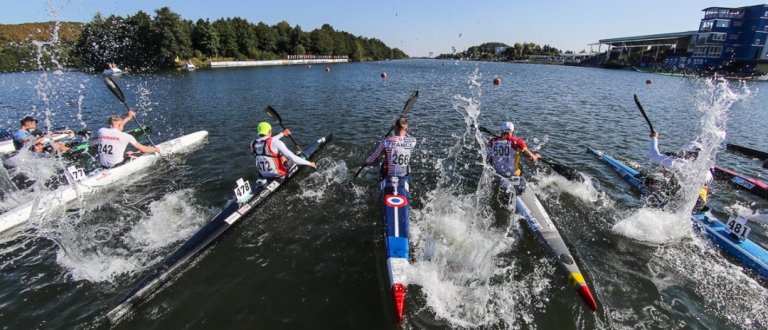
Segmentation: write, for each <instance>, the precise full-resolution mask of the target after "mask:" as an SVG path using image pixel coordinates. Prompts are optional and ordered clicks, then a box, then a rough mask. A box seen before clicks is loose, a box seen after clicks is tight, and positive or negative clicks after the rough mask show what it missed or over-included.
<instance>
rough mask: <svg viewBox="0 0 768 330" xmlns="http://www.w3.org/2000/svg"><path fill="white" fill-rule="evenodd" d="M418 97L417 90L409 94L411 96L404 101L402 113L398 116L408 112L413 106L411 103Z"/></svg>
mask: <svg viewBox="0 0 768 330" xmlns="http://www.w3.org/2000/svg"><path fill="white" fill-rule="evenodd" d="M418 99H419V91H415V92H413V94H411V97H409V98H408V101H405V106H404V107H403V113H402V114H401V115H400V117H405V114H406V113H408V111H409V110H411V108H413V105H414V104H416V100H418Z"/></svg>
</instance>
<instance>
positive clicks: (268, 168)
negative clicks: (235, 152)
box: [251, 122, 317, 179]
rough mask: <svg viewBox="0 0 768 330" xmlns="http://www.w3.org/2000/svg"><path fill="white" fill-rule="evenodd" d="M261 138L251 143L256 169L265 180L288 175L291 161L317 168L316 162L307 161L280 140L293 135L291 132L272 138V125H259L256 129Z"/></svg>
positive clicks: (262, 123)
mask: <svg viewBox="0 0 768 330" xmlns="http://www.w3.org/2000/svg"><path fill="white" fill-rule="evenodd" d="M256 132H257V133H258V134H259V138H258V139H256V140H253V141H251V152H252V153H253V158H254V159H255V160H256V168H258V169H259V173H260V174H261V176H262V177H264V178H269V179H272V178H278V177H281V176H285V175H286V174H288V169H289V168H290V166H286V161H287V160H290V161H292V162H294V163H295V164H298V165H307V166H310V167H312V168H317V166H316V165H315V162H310V161H307V160H306V159H303V158H301V157H299V156H297V155H296V154H294V153H293V152H291V151H290V150H289V149H288V147H286V146H285V143H283V141H280V138H281V137H283V136H288V135H291V131H289V130H287V129H286V130H284V131H282V132H281V133H280V134H277V135H275V136H272V125H270V124H269V123H267V122H261V123H259V126H257V127H256Z"/></svg>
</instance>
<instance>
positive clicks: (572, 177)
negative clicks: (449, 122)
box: [477, 125, 584, 182]
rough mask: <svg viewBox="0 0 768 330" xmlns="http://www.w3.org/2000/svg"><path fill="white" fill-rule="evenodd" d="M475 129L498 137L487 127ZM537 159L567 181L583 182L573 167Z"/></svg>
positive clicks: (478, 126)
mask: <svg viewBox="0 0 768 330" xmlns="http://www.w3.org/2000/svg"><path fill="white" fill-rule="evenodd" d="M477 129H479V130H480V131H481V132H484V133H488V134H490V135H492V136H493V137H498V136H497V135H496V134H495V133H493V132H491V130H489V129H487V128H485V127H483V126H480V125H477ZM539 160H540V161H542V162H544V163H545V164H547V165H549V167H551V168H552V170H553V171H555V172H557V173H558V174H560V175H562V176H563V177H565V178H566V179H567V180H568V181H573V182H584V177H583V176H582V175H581V173H579V171H577V170H574V169H573V168H570V167H568V166H565V165H560V164H556V163H552V162H550V161H547V160H546V159H544V158H543V157H542V158H539Z"/></svg>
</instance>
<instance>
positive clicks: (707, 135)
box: [0, 60, 768, 329]
mask: <svg viewBox="0 0 768 330" xmlns="http://www.w3.org/2000/svg"><path fill="white" fill-rule="evenodd" d="M325 67H326V66H319V65H315V66H314V67H312V68H308V67H306V66H286V67H260V68H229V69H200V70H197V71H194V72H182V71H179V72H166V73H158V74H150V75H137V74H128V75H124V76H120V77H116V78H115V81H116V82H117V83H118V85H119V86H120V87H121V88H122V90H123V92H124V93H125V95H126V102H127V104H128V105H129V106H131V107H132V108H133V109H134V110H135V111H136V112H137V114H138V119H139V121H140V122H141V123H142V124H144V125H148V126H151V127H152V129H153V132H154V133H152V134H151V138H152V140H153V141H154V142H162V141H165V140H168V139H170V138H173V137H177V136H181V135H183V134H188V133H192V132H194V131H198V130H207V131H208V132H210V136H209V138H208V142H207V143H206V144H205V145H204V146H203V147H202V148H200V149H198V150H194V151H191V152H190V153H188V154H186V155H179V156H174V157H170V159H169V160H167V161H166V162H162V163H160V165H158V166H155V167H153V168H151V169H147V170H146V171H145V172H143V173H141V174H138V175H134V176H133V177H130V178H128V179H126V180H123V181H121V184H118V185H116V186H114V187H110V188H108V189H104V190H101V191H99V192H98V193H97V194H96V195H92V196H88V197H85V198H82V199H80V200H78V201H76V202H74V203H71V204H69V205H68V207H67V209H66V210H56V211H54V212H51V213H50V214H47V215H45V216H43V217H41V218H35V219H32V220H31V221H29V222H27V223H26V224H24V225H22V226H19V227H16V228H14V229H12V230H10V231H8V232H5V233H2V234H0V274H1V275H2V276H0V324H2V326H3V328H8V329H21V328H67V329H73V328H74V329H102V328H109V327H111V326H110V325H109V324H108V322H107V321H106V320H105V318H104V316H105V315H106V313H107V312H108V311H109V310H111V309H112V308H113V307H114V306H115V305H116V304H117V303H118V301H119V300H120V299H121V298H122V297H123V296H124V295H125V294H126V293H127V292H128V291H130V289H131V288H133V286H134V285H135V284H136V283H137V282H138V281H139V280H141V279H142V278H143V277H144V276H145V275H146V274H147V273H148V272H149V271H151V270H152V269H153V268H154V267H155V266H157V265H158V264H159V263H160V262H161V261H162V260H163V259H164V258H165V257H166V256H167V255H168V254H170V253H171V252H172V251H174V250H175V249H176V248H177V247H179V246H180V245H181V244H183V242H184V241H185V240H186V239H187V238H189V237H190V236H191V235H192V234H193V233H194V232H195V231H196V230H197V229H199V228H200V227H201V226H202V225H203V224H205V223H206V222H207V221H208V220H209V219H211V218H212V217H213V216H214V215H215V214H216V213H217V212H218V211H219V210H220V209H221V208H222V207H223V206H225V205H226V204H227V203H228V201H230V200H232V199H233V189H234V188H235V185H236V184H235V181H236V180H237V179H238V178H252V177H253V175H254V172H255V170H256V168H255V165H254V164H253V159H252V157H251V156H250V155H249V149H248V143H249V141H250V140H251V139H253V138H254V137H255V135H256V133H255V129H256V125H257V124H258V123H259V122H260V121H268V120H269V118H268V117H267V116H266V114H265V112H264V110H263V109H264V108H265V107H266V106H267V105H271V106H272V107H273V108H275V109H276V110H277V111H278V112H279V114H280V115H281V116H282V118H283V123H284V125H285V126H286V128H288V129H290V130H291V131H292V133H293V136H294V138H295V139H296V141H297V142H298V143H299V144H301V145H306V144H309V143H310V142H311V141H313V140H315V139H317V138H318V137H320V136H322V135H325V134H326V133H328V132H333V133H334V140H333V141H332V143H330V144H329V145H328V146H327V147H326V148H325V149H323V150H322V151H321V152H320V153H319V154H318V155H317V157H316V158H315V160H316V161H317V163H318V168H319V170H318V171H305V172H303V173H301V174H300V175H299V176H298V177H297V179H296V180H294V181H293V182H291V183H290V184H288V185H287V186H286V187H285V188H284V189H283V190H281V191H280V192H279V193H278V194H276V196H274V197H273V198H272V199H270V200H269V201H267V202H266V203H265V204H263V205H262V206H261V208H260V209H259V210H258V211H257V212H255V213H254V214H253V215H251V216H249V217H248V218H247V219H246V220H245V221H244V222H243V223H241V224H240V225H239V226H237V227H235V228H234V229H232V230H231V231H230V232H229V233H228V235H226V237H225V238H224V239H223V240H222V241H220V242H219V243H218V244H217V245H216V246H215V247H213V248H212V249H209V250H208V252H206V253H205V254H204V255H203V256H202V257H201V258H199V259H198V261H197V262H196V263H195V264H194V266H193V267H191V268H189V269H188V270H187V271H185V272H184V273H183V275H182V276H180V277H179V278H178V279H177V280H176V281H175V282H174V283H173V284H172V285H170V286H169V287H167V288H166V289H164V290H162V291H161V292H160V293H159V294H157V295H156V296H155V297H154V298H152V300H150V301H149V302H147V303H145V304H144V305H142V306H141V307H139V309H138V310H137V314H136V315H134V316H133V317H132V318H129V319H126V320H124V321H123V322H121V323H119V324H118V325H117V326H116V328H121V329H123V328H126V329H127V328H171V329H176V328H194V329H207V328H211V329H213V328H217V329H219V328H256V327H258V328H266V329H308V328H312V329H326V328H327V329H339V328H341V329H392V328H396V326H395V325H394V316H393V312H392V308H391V305H390V304H391V301H390V300H389V298H387V295H388V294H389V289H388V288H386V285H385V282H386V274H385V272H384V262H385V260H384V256H383V241H382V235H381V230H382V228H381V226H382V225H381V220H380V219H381V218H382V216H383V215H382V213H381V206H380V201H379V198H378V189H377V187H378V183H377V180H376V177H377V176H376V174H375V173H374V172H364V175H362V176H361V177H360V178H358V179H357V180H356V181H355V184H354V187H353V188H351V189H350V188H348V187H347V186H346V185H345V184H343V183H345V182H346V181H347V180H349V178H350V177H351V176H352V173H354V171H355V170H356V169H357V167H358V166H359V165H360V162H361V160H362V159H363V158H364V157H366V156H367V155H368V153H370V152H372V151H373V149H374V147H375V144H376V143H377V142H378V139H380V138H381V136H382V135H383V134H384V133H385V132H386V131H387V130H388V129H389V126H390V125H391V123H392V122H393V120H394V119H395V118H396V117H397V116H398V115H399V114H400V112H401V111H402V108H403V105H404V103H405V101H406V100H407V98H408V97H409V96H410V95H411V93H412V92H413V91H416V90H418V91H419V99H418V101H417V103H416V105H415V106H414V107H413V108H412V109H411V110H410V112H409V113H408V115H407V118H408V120H409V122H410V133H411V134H412V135H413V136H415V137H416V138H417V141H418V146H417V155H416V156H415V157H414V158H413V160H412V168H413V174H412V179H411V185H412V187H411V198H412V201H411V212H412V213H411V251H412V252H411V261H412V263H413V269H412V270H411V271H410V272H409V274H410V276H411V278H410V283H409V286H408V293H407V295H406V302H405V305H406V316H405V320H404V323H403V327H404V328H407V329H465V328H482V329H532V328H535V329H594V328H603V329H621V328H632V329H635V328H644V329H651V328H653V329H676V328H685V327H687V328H733V329H738V328H742V329H754V328H765V327H766V324H768V308H766V307H768V306H766V305H767V304H768V289H766V288H767V287H766V282H765V280H762V279H760V278H758V277H757V276H756V275H754V274H752V273H750V272H747V271H744V270H743V269H742V267H741V265H740V264H739V263H738V262H736V261H734V260H731V259H730V258H729V257H727V256H725V255H724V254H723V253H722V252H720V251H719V250H718V249H717V248H716V247H713V246H712V244H711V243H710V242H709V241H708V240H707V239H706V238H704V237H703V236H702V235H701V234H699V233H697V232H695V231H693V230H692V229H691V226H690V220H689V219H688V217H687V216H686V212H685V211H684V210H683V211H680V210H677V211H676V210H668V211H658V210H655V209H651V208H647V207H644V206H643V202H642V197H641V196H640V195H639V194H638V193H637V192H635V191H633V190H632V189H631V187H630V186H629V185H627V184H625V183H624V182H623V181H622V180H621V179H620V178H619V177H618V175H616V173H614V172H613V171H612V170H610V169H609V168H607V167H606V166H605V165H603V164H602V163H600V162H599V161H598V160H597V159H595V158H594V157H592V156H590V155H589V154H588V153H587V152H586V148H587V147H593V148H596V149H599V150H602V151H604V152H606V153H608V154H610V155H612V156H615V157H616V158H619V159H621V160H623V161H625V162H627V163H628V164H631V165H633V166H638V167H644V168H647V169H649V170H651V171H654V170H658V167H656V166H655V165H652V164H651V163H650V161H649V160H648V151H647V148H648V146H647V145H648V133H649V130H648V126H647V124H646V123H645V121H644V120H643V118H642V117H641V116H640V114H639V112H638V110H637V108H636V107H635V105H634V102H633V99H632V95H633V94H637V95H638V97H639V99H640V101H641V102H642V104H643V106H644V107H645V109H646V111H647V112H648V116H649V117H650V119H651V121H652V122H653V124H654V128H655V129H656V130H657V131H659V132H660V134H661V138H660V144H661V149H662V151H676V150H677V149H678V148H679V147H680V146H682V145H683V144H684V143H685V142H686V141H689V140H699V141H702V142H705V145H706V146H705V150H704V152H703V153H702V155H703V156H702V157H701V159H700V162H699V165H697V166H698V167H697V168H696V169H698V171H694V172H693V173H694V175H691V177H690V180H689V181H688V182H687V183H684V186H685V187H687V188H688V190H689V191H695V190H696V187H697V182H701V175H698V174H700V173H703V170H704V169H706V168H707V167H709V166H711V165H713V164H714V163H715V161H716V162H717V163H718V164H719V165H722V166H724V167H727V168H730V169H733V170H736V171H738V172H741V173H743V174H746V175H747V176H750V177H754V178H758V179H760V177H761V176H766V175H768V172H766V170H765V169H762V168H760V162H758V161H755V160H750V159H747V158H744V157H741V156H737V155H734V154H731V153H726V152H724V148H725V143H735V144H739V145H744V146H750V147H753V148H756V149H758V150H767V151H768V137H767V136H766V134H765V131H764V123H765V122H766V121H768V112H766V111H765V104H768V96H767V95H766V93H765V92H764V91H762V89H763V88H764V86H768V85H766V84H765V83H761V82H749V83H741V84H740V83H738V82H728V83H726V84H717V83H712V82H710V81H707V80H694V79H688V78H679V77H665V76H658V75H652V74H646V73H637V72H630V71H616V70H602V69H593V68H579V67H564V66H545V65H526V64H508V63H481V62H466V61H458V62H457V61H445V62H443V61H437V60H409V61H386V62H381V63H349V64H334V65H328V66H327V67H328V68H330V71H329V72H326V70H325ZM383 72H386V73H387V78H381V74H382V73H383ZM496 77H498V78H500V79H501V84H500V85H493V84H492V81H493V79H494V78H496ZM102 79H103V77H101V76H98V75H90V74H84V73H80V72H51V71H48V72H44V73H43V72H31V73H14V74H3V75H0V107H1V108H2V109H3V111H1V112H0V123H2V124H3V125H4V126H5V127H7V128H14V129H15V128H16V127H17V125H18V120H19V119H20V118H21V117H23V116H24V115H34V116H36V117H37V118H40V119H41V123H40V125H41V126H42V125H47V126H50V127H63V126H67V127H69V128H72V129H84V128H87V129H92V130H93V131H96V130H97V129H98V128H99V127H102V126H103V123H104V122H105V121H106V118H107V116H109V115H112V114H120V115H123V114H124V113H125V109H124V108H123V105H122V104H121V103H120V102H119V101H118V100H116V99H115V98H114V97H113V95H112V94H111V93H110V92H109V91H108V90H107V89H106V88H105V87H104V85H103V82H102ZM648 79H652V80H653V83H652V84H646V80H648ZM503 121H513V122H514V123H515V125H516V128H517V133H516V134H517V135H518V136H520V137H523V138H524V139H525V140H526V142H527V143H528V145H529V148H531V149H532V150H535V151H536V152H540V153H542V155H544V157H545V158H546V159H549V160H551V161H554V162H558V163H562V164H565V165H568V166H571V167H574V168H576V169H578V170H580V171H582V172H583V173H585V174H586V175H587V176H589V177H591V179H592V180H591V181H592V182H593V183H592V184H590V183H584V184H573V183H569V182H567V181H565V180H564V179H562V178H560V177H559V176H557V175H554V174H553V173H552V171H551V170H549V168H547V167H546V166H545V165H544V164H543V163H539V164H536V165H533V164H528V163H525V166H526V170H527V173H528V181H529V189H534V191H535V192H536V195H537V196H538V197H539V199H540V200H541V201H542V204H543V205H544V207H545V208H546V209H547V211H548V212H549V213H550V216H551V217H552V219H553V221H554V222H555V223H556V225H557V226H558V228H559V229H560V232H561V235H562V236H563V238H564V239H565V241H566V243H567V244H568V246H569V248H570V249H571V253H572V254H573V255H574V257H575V258H576V260H577V263H578V264H579V266H580V268H581V270H582V273H583V274H584V275H585V277H586V280H587V282H588V284H589V286H590V288H591V290H592V293H593V294H594V296H595V298H596V300H597V302H598V311H597V312H592V311H590V310H589V309H588V308H586V306H585V305H584V304H583V302H582V301H581V299H580V298H579V297H578V296H577V295H576V293H575V292H574V290H573V289H572V288H570V287H568V286H567V284H566V283H565V281H564V276H565V274H563V273H562V272H561V271H560V270H559V269H558V268H556V267H555V265H554V263H553V262H552V261H551V260H550V259H549V258H548V257H547V255H546V253H545V251H544V250H543V248H542V247H541V246H540V245H539V244H538V243H537V242H536V241H535V240H534V239H533V236H532V234H531V233H530V231H528V229H527V227H526V226H525V224H524V222H522V221H521V220H520V217H519V216H518V215H517V214H515V213H514V212H511V211H510V208H509V201H508V200H507V198H506V197H502V195H501V194H500V191H499V188H498V185H497V184H496V183H494V182H493V180H492V177H491V176H490V175H489V169H488V168H487V165H484V164H485V163H484V151H483V147H482V144H484V143H485V141H487V139H488V137H487V136H484V135H483V134H482V133H480V132H478V131H477V130H476V129H474V128H473V126H474V125H476V124H479V125H483V126H486V127H488V128H491V129H492V130H494V131H496V130H497V129H498V126H499V125H500V124H501V123H502V122H503ZM272 124H273V126H275V127H277V125H276V122H274V121H272ZM134 126H135V123H132V124H129V125H128V128H132V127H134ZM286 141H289V140H287V139H286ZM287 145H291V143H287ZM86 158H87V157H86ZM81 161H83V162H86V163H87V159H85V160H81ZM4 162H5V164H6V171H7V172H8V176H10V177H13V178H14V179H13V180H14V181H15V183H16V184H18V185H19V186H21V189H20V190H19V191H17V192H14V191H3V196H4V199H3V201H2V203H0V207H1V208H2V209H3V210H8V209H11V208H13V207H14V206H16V205H18V204H20V203H22V202H25V201H29V200H34V199H35V197H39V196H41V193H42V191H44V190H47V189H50V188H48V187H47V185H49V184H50V183H51V182H56V181H57V177H58V175H59V174H58V173H60V172H61V171H62V169H63V168H65V167H66V166H68V165H69V164H68V163H67V161H65V160H60V159H56V158H39V157H33V156H31V155H29V154H26V153H21V154H19V155H16V156H13V157H10V158H9V157H7V156H6V157H5V159H4ZM11 165H12V166H11ZM696 169H695V170H696ZM697 173H698V174H697ZM23 178H29V179H31V180H29V181H26V182H19V181H20V180H22V179H23ZM761 180H762V181H766V179H761ZM5 181H7V180H5ZM686 184H687V185H686ZM4 187H5V185H4ZM9 189H10V188H9ZM710 191H711V194H712V195H711V197H710V199H711V201H710V205H711V206H712V208H713V209H714V212H715V214H716V215H717V216H719V217H720V218H722V219H726V218H727V217H728V216H729V215H732V214H740V215H744V216H746V217H748V218H749V219H750V226H751V227H752V233H751V236H750V238H751V239H752V240H753V241H755V242H757V243H758V244H760V245H762V246H764V247H766V246H768V237H767V236H766V229H768V216H767V215H766V213H768V202H767V201H765V200H763V199H761V198H759V197H755V196H753V195H751V194H749V193H748V192H745V191H741V190H738V189H737V188H735V187H734V186H732V185H731V184H729V183H728V182H724V181H715V182H714V184H713V185H712V187H711V190H710ZM687 196H688V197H687V198H686V202H687V203H688V204H689V205H688V206H690V205H693V204H692V203H693V201H695V194H693V193H689V194H688V195H687ZM432 242H434V249H430V248H425V247H427V246H428V245H429V244H428V243H432ZM425 255H431V258H425Z"/></svg>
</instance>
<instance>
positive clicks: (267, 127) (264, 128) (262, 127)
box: [256, 121, 272, 135]
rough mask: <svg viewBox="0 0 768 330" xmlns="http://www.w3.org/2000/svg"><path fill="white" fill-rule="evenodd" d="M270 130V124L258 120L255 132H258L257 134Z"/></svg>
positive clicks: (267, 132) (263, 133)
mask: <svg viewBox="0 0 768 330" xmlns="http://www.w3.org/2000/svg"><path fill="white" fill-rule="evenodd" d="M271 130H272V125H270V124H269V123H268V122H265V121H263V122H260V123H259V126H258V127H256V132H257V133H259V135H267V134H269V131H271Z"/></svg>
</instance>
